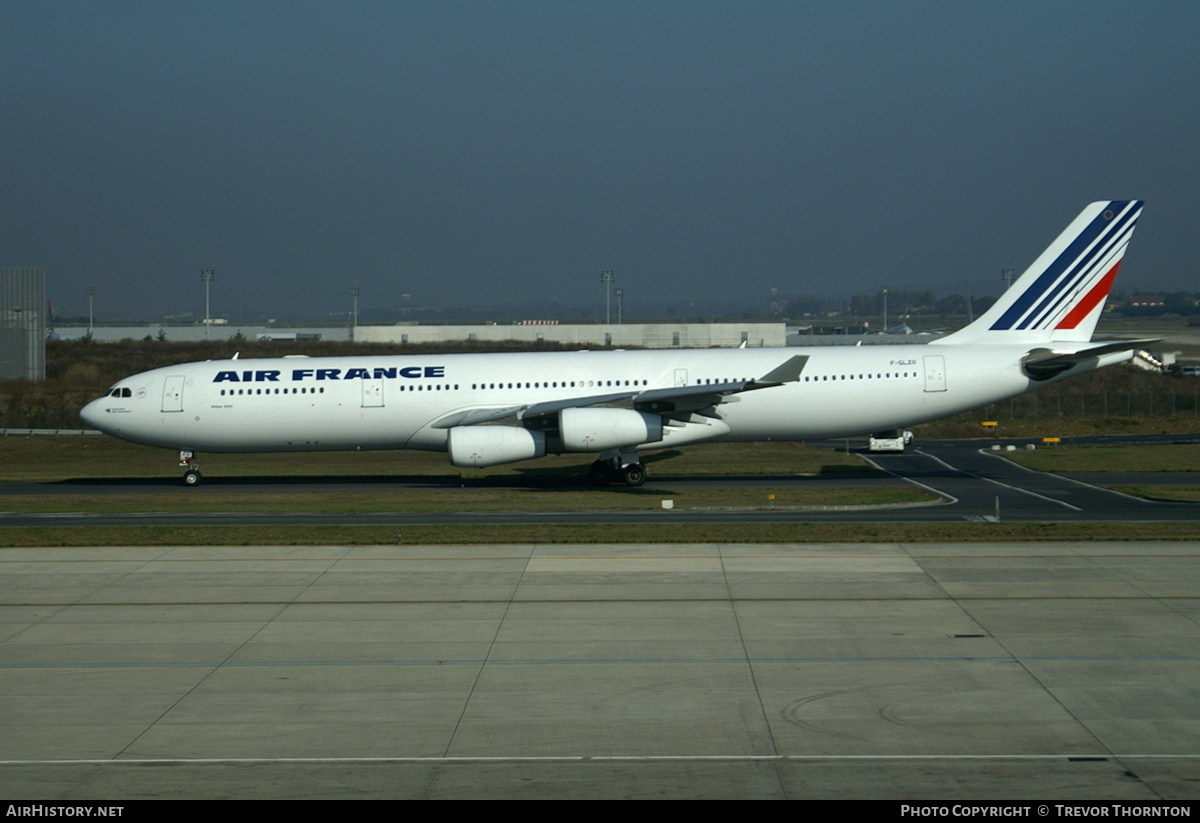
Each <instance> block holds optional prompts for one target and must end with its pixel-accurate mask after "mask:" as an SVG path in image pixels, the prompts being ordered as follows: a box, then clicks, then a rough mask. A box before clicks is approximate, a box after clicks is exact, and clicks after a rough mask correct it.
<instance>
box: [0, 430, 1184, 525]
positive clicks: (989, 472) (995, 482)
mask: <svg viewBox="0 0 1200 823" xmlns="http://www.w3.org/2000/svg"><path fill="white" fill-rule="evenodd" d="M1001 442H1003V443H1004V444H1005V446H1007V445H1013V446H1015V447H1017V448H1023V447H1024V446H1025V445H1026V444H1027V443H1032V442H1034V441H1025V440H1009V441H1001ZM1071 442H1076V443H1131V442H1134V443H1138V442H1140V443H1155V442H1168V443H1191V442H1200V434H1198V435H1178V434H1175V435H1148V436H1137V437H1130V436H1124V437H1115V436H1114V437H1089V438H1077V439H1075V440H1074V441H1071ZM830 445H831V446H832V445H833V444H830ZM864 456H867V457H868V459H870V460H871V461H872V462H873V463H875V464H876V465H877V466H878V467H879V469H880V470H881V472H880V474H879V475H878V476H869V475H868V476H863V475H858V476H854V475H851V476H839V475H837V474H830V475H827V476H820V477H801V476H794V475H755V476H726V477H685V476H675V477H673V476H669V475H663V476H658V477H655V476H652V477H651V479H650V480H649V481H648V482H647V483H646V485H645V486H644V487H643V490H644V491H656V490H658V491H662V493H663V494H664V496H667V495H669V494H670V493H671V492H678V491H683V490H686V489H689V488H700V487H738V488H754V487H763V488H766V487H801V488H802V487H815V486H821V485H828V486H846V485H903V484H914V485H917V486H920V487H922V488H924V489H927V490H929V491H931V492H933V493H936V494H938V495H940V496H941V497H942V501H943V502H941V503H940V504H933V505H913V506H902V507H886V508H858V507H838V508H832V507H831V508H821V509H817V508H806V509H769V508H768V509H755V510H745V509H741V510H722V509H711V510H682V509H673V510H655V511H624V512H622V511H580V512H544V511H529V512H519V511H518V512H502V513H496V512H433V513H402V512H391V513H386V512H385V513H372V514H336V513H335V514H308V513H228V512H213V513H171V512H145V513H136V514H21V513H0V526H55V525H76V526H78V525H104V526H121V525H205V524H208V525H212V524H218V523H219V524H228V525H276V524H293V525H297V524H300V525H302V524H310V525H394V526H403V525H406V524H410V525H411V524H437V523H458V524H471V523H478V524H522V523H564V524H586V523H597V524H608V523H691V524H703V523H812V522H843V523H868V522H961V521H964V520H968V521H971V520H975V521H982V520H993V519H996V518H999V519H1001V520H1005V521H1015V522H1097V521H1101V522H1102V521H1107V522H1131V521H1132V522H1139V521H1144V522H1180V521H1182V522H1193V521H1197V520H1200V503H1181V502H1159V501H1149V500H1144V499H1140V498H1134V497H1130V496H1127V495H1123V494H1119V493H1116V492H1112V491H1109V490H1107V489H1105V488H1103V486H1106V485H1125V484H1131V483H1137V484H1152V483H1155V482H1157V483H1164V482H1165V483H1171V484H1176V485H1179V484H1186V483H1192V482H1196V480H1197V479H1200V475H1198V476H1192V475H1184V476H1182V477H1181V476H1180V475H1178V474H1163V475H1154V474H1136V475H1130V474H1114V475H1088V476H1086V478H1085V476H1083V475H1078V476H1074V477H1069V476H1063V475H1056V474H1048V473H1043V472H1035V471H1031V470H1029V469H1025V468H1023V467H1021V466H1018V465H1016V464H1015V463H1012V462H1011V461H1008V460H1005V459H1003V458H1002V457H1000V456H999V455H998V454H997V453H996V452H994V451H992V450H991V449H990V447H988V446H981V443H980V441H978V440H942V441H926V442H920V443H917V444H914V446H912V447H910V449H909V451H908V452H907V453H905V454H903V455H883V454H875V455H864ZM476 482H478V481H476ZM486 482H488V483H491V484H493V485H503V486H507V487H511V488H549V487H558V486H561V485H562V484H563V483H577V482H579V481H578V480H576V479H572V478H558V477H552V476H545V475H542V476H521V477H512V478H504V479H500V480H489V481H486ZM458 485H459V481H458V480H457V479H454V478H441V477H426V478H417V479H405V478H395V477H373V478H292V479H279V478H206V482H205V483H204V484H203V485H201V486H199V487H196V488H190V489H186V488H183V487H182V486H181V485H180V484H179V483H178V481H174V480H171V481H168V480H78V481H70V482H65V483H45V484H42V483H9V484H2V485H0V498H2V496H3V495H4V494H63V493H74V494H81V493H88V494H94V493H110V492H120V493H131V492H139V493H158V492H162V493H171V494H192V495H195V494H201V495H203V494H205V493H206V492H218V491H219V492H238V493H245V494H253V493H256V492H267V491H270V492H280V491H288V490H291V491H297V492H299V491H305V492H314V491H316V492H321V491H330V492H332V491H337V492H349V491H355V490H364V489H370V490H376V491H378V490H380V489H395V490H396V491H397V492H403V491H404V490H405V489H414V488H444V489H446V490H447V492H448V493H452V491H453V490H454V489H456V488H457V487H458ZM0 507H2V504H0Z"/></svg>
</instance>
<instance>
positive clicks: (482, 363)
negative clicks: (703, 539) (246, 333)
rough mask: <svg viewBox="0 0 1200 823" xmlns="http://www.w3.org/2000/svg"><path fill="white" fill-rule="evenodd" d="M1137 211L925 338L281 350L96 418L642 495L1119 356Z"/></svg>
mask: <svg viewBox="0 0 1200 823" xmlns="http://www.w3.org/2000/svg"><path fill="white" fill-rule="evenodd" d="M1141 211H1142V202H1141V201H1137V200H1114V201H1103V202H1097V203H1092V204H1091V205H1089V206H1087V208H1085V209H1084V210H1083V211H1082V212H1081V213H1080V215H1079V216H1078V217H1076V218H1075V220H1074V221H1073V222H1072V223H1071V224H1070V225H1069V226H1068V227H1067V228H1066V230H1065V231H1063V233H1062V234H1061V235H1059V237H1058V239H1056V240H1055V241H1054V242H1053V243H1052V244H1051V245H1050V246H1049V248H1047V249H1046V250H1045V251H1044V252H1043V253H1042V254H1041V256H1039V257H1038V258H1037V260H1035V261H1034V263H1033V264H1032V265H1031V266H1030V267H1029V269H1027V270H1026V271H1025V273H1024V274H1023V275H1022V276H1021V278H1020V279H1018V280H1017V281H1016V282H1015V283H1014V284H1013V285H1012V287H1011V288H1010V289H1009V290H1008V291H1007V292H1006V293H1005V294H1004V295H1003V296H1002V297H1001V298H1000V300H998V301H997V302H996V303H995V304H994V305H993V306H992V307H991V308H990V309H989V310H988V311H987V312H986V313H985V314H983V315H982V316H981V317H980V318H979V319H977V320H976V321H975V322H973V323H971V324H970V325H968V326H967V327H966V328H964V329H962V330H960V331H958V332H955V333H953V334H950V335H948V336H946V337H942V338H940V339H936V340H933V341H931V342H930V343H928V344H924V345H921V344H902V345H880V346H819V347H802V348H757V349H746V348H741V349H691V350H687V349H684V350H679V349H672V350H645V351H598V352H588V351H579V352H530V353H514V354H452V355H433V356H413V357H409V356H403V355H399V356H396V355H389V356H376V357H358V356H354V357H321V358H305V357H284V358H280V359H262V360H238V359H237V358H236V356H235V358H234V359H233V360H223V361H209V362H204V363H188V364H185V365H180V366H169V367H167V368H161V369H155V370H153V371H148V372H144V373H142V374H137V375H134V376H133V377H129V378H126V379H124V380H121V381H119V382H118V383H117V384H116V385H115V386H113V387H112V388H111V389H110V390H109V391H108V392H107V393H106V394H105V395H104V396H103V397H101V398H100V399H98V400H94V401H92V402H91V403H89V404H88V405H87V406H86V407H85V408H84V409H83V411H82V413H81V416H82V417H83V419H84V421H85V422H86V423H87V424H89V425H91V426H94V427H95V428H97V429H100V430H101V431H103V432H105V433H107V434H110V435H113V436H114V437H119V438H122V439H124V440H131V441H133V442H135V443H143V444H146V445H150V446H160V447H164V448H170V449H178V450H179V451H180V461H181V462H180V465H181V466H183V467H185V469H186V471H185V473H184V477H183V480H184V483H186V484H187V485H195V484H196V483H199V482H200V479H201V477H200V471H199V465H198V463H197V462H196V457H195V456H196V453H197V452H203V451H210V452H283V451H332V450H351V449H424V450H429V451H441V452H448V453H449V457H450V462H451V463H453V464H454V465H455V466H461V467H479V466H493V465H498V464H502V463H513V462H516V461H519V460H528V459H531V458H535V457H541V456H543V455H545V454H551V453H553V454H561V453H564V452H581V453H596V454H598V459H597V460H596V461H595V463H593V464H592V466H591V469H590V472H589V474H590V479H591V480H592V482H593V483H596V484H597V485H603V484H606V483H609V482H613V481H616V480H622V481H624V482H625V483H628V484H630V485H639V484H641V483H643V482H644V481H645V479H646V468H645V466H644V465H643V463H642V461H641V458H640V457H639V453H640V452H641V451H643V450H647V449H661V448H674V447H676V446H683V445H688V444H692V443H706V442H713V441H733V440H743V441H746V440H810V439H819V438H826V437H839V436H848V435H859V434H866V433H871V432H880V433H882V432H889V431H890V432H895V431H896V430H898V429H902V428H904V427H906V426H910V425H913V424H915V423H922V422H926V421H929V420H936V419H938V418H941V417H947V416H950V415H954V414H958V413H961V412H965V411H968V410H970V409H975V408H979V407H980V406H985V405H988V404H991V403H996V402H999V401H1001V400H1005V399H1007V398H1010V397H1013V396H1016V395H1018V394H1021V393H1023V392H1026V391H1029V390H1031V389H1034V388H1037V387H1039V386H1043V385H1047V384H1049V383H1054V382H1056V381H1059V380H1063V379H1065V378H1068V377H1072V376H1075V375H1078V374H1083V373H1084V372H1088V371H1091V370H1093V369H1096V368H1099V367H1102V366H1108V365H1112V364H1114V363H1122V362H1125V361H1128V360H1130V359H1131V358H1132V356H1133V350H1134V349H1136V348H1138V347H1139V346H1142V345H1145V344H1147V343H1149V342H1153V341H1147V340H1128V341H1095V342H1092V339H1091V338H1092V332H1093V330H1094V329H1095V327H1096V322H1097V320H1098V319H1099V317H1100V314H1101V312H1102V311H1103V309H1104V301H1105V298H1106V297H1107V296H1108V293H1109V290H1110V289H1111V288H1112V284H1113V279H1114V277H1115V276H1116V273H1117V268H1118V267H1119V266H1120V263H1121V260H1122V258H1123V256H1124V254H1125V249H1126V247H1127V246H1128V244H1129V239H1130V237H1131V235H1132V234H1133V229H1134V225H1135V224H1136V223H1137V219H1138V216H1139V215H1140V214H1141Z"/></svg>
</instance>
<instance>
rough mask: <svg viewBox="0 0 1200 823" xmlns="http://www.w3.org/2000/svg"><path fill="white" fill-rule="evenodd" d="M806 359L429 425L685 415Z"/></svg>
mask: <svg viewBox="0 0 1200 823" xmlns="http://www.w3.org/2000/svg"><path fill="white" fill-rule="evenodd" d="M807 363H808V355H802V354H801V355H795V356H793V357H789V358H788V359H787V360H785V361H784V362H783V363H781V364H779V365H778V366H776V367H775V368H774V369H771V371H769V372H767V373H766V374H764V375H763V376H761V377H757V378H755V379H753V380H735V381H730V382H727V383H706V384H704V385H698V386H672V387H671V388H666V389H646V390H644V391H639V390H633V391H624V392H613V393H610V394H593V395H583V396H580V397H569V398H566V399H563V400H550V401H547V402H544V403H531V404H527V405H522V406H503V407H495V408H476V409H460V410H458V411H456V412H453V413H451V414H448V415H446V416H444V417H441V418H439V419H438V420H435V421H434V422H433V423H432V424H431V425H432V426H433V428H435V429H450V428H454V427H455V426H476V425H479V424H481V423H495V422H498V421H501V420H513V421H516V422H521V423H524V422H525V421H530V422H531V423H532V422H535V421H538V420H539V419H541V418H548V417H553V416H554V415H556V414H558V413H559V412H561V411H563V410H564V409H571V408H578V407H582V406H607V405H620V406H626V405H629V406H632V408H634V409H636V410H637V411H645V412H654V413H655V414H661V415H664V416H666V417H670V416H673V415H679V416H685V415H690V414H692V413H693V412H698V411H702V410H704V409H709V408H712V407H714V406H718V405H720V404H721V403H725V402H729V401H730V398H731V396H732V395H736V394H741V393H742V392H748V391H757V390H759V389H769V388H772V387H774V386H782V385H783V384H784V383H794V382H795V381H797V380H799V379H800V374H801V372H803V371H804V366H805V365H806V364H807Z"/></svg>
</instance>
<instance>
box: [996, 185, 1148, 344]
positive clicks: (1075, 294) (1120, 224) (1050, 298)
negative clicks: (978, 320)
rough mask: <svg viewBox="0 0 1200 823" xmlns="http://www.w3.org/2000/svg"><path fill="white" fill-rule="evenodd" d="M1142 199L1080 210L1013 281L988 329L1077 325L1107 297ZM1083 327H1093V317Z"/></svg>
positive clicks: (1047, 329)
mask: <svg viewBox="0 0 1200 823" xmlns="http://www.w3.org/2000/svg"><path fill="white" fill-rule="evenodd" d="M1142 202H1143V201H1141V200H1112V201H1108V202H1100V203H1093V204H1092V205H1091V206H1089V207H1088V208H1086V209H1084V211H1083V213H1081V214H1080V215H1079V217H1077V218H1076V219H1075V221H1074V222H1073V223H1071V225H1070V226H1068V227H1067V229H1066V231H1064V232H1063V233H1062V234H1061V235H1060V236H1059V238H1058V240H1056V241H1055V242H1054V243H1053V244H1052V245H1051V246H1050V248H1048V249H1047V250H1046V251H1045V252H1043V253H1042V255H1041V256H1040V257H1039V258H1038V259H1037V260H1036V261H1034V263H1033V265H1032V266H1030V267H1029V270H1028V271H1026V272H1025V274H1024V275H1023V276H1022V277H1021V278H1020V280H1018V281H1017V284H1016V286H1014V288H1013V292H1014V293H1015V299H1014V298H1012V297H1010V298H1009V299H1010V300H1011V304H1010V305H1008V306H1007V308H1006V309H1004V310H1003V313H1002V314H1001V315H1000V317H999V318H998V319H996V320H995V322H993V323H992V324H991V326H989V327H988V328H989V329H990V330H991V331H1010V330H1011V331H1042V332H1053V331H1056V330H1063V331H1071V330H1074V329H1076V328H1077V327H1079V325H1080V324H1081V323H1083V322H1084V321H1085V320H1086V319H1087V318H1088V317H1089V316H1091V315H1092V313H1093V312H1094V311H1095V310H1096V309H1097V308H1098V307H1099V306H1101V305H1102V304H1103V303H1104V299H1105V298H1106V297H1108V292H1109V290H1110V289H1111V288H1112V284H1113V280H1114V279H1115V278H1116V276H1117V269H1118V268H1119V267H1120V265H1121V258H1122V257H1124V255H1125V248H1126V246H1128V245H1129V238H1130V237H1132V236H1133V227H1134V225H1135V224H1136V223H1137V219H1138V216H1139V215H1140V214H1141V213H1142ZM1018 287H1023V288H1018ZM1006 296H1007V295H1006ZM1001 301H1002V302H1008V301H1005V300H1004V298H1001ZM1087 325H1090V326H1092V327H1094V325H1095V321H1094V319H1093V321H1092V322H1091V323H1090V324H1087ZM1087 333H1088V336H1090V334H1091V329H1090V328H1089V329H1088V330H1087Z"/></svg>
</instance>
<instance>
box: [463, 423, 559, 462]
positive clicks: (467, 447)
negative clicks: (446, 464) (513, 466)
mask: <svg viewBox="0 0 1200 823" xmlns="http://www.w3.org/2000/svg"><path fill="white" fill-rule="evenodd" d="M448 436H449V437H448V447H449V450H450V462H451V463H453V464H454V465H455V466H459V467H461V468H481V467H483V466H497V465H499V464H501V463H515V462H517V461H518V460H528V459H529V458H531V457H542V456H543V455H545V454H546V435H545V434H543V433H542V432H539V431H530V430H529V429H518V428H516V427H515V426H455V427H454V428H452V429H450V431H449V432H448Z"/></svg>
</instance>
